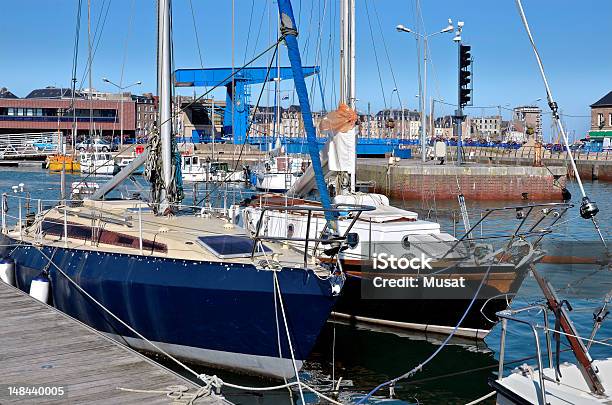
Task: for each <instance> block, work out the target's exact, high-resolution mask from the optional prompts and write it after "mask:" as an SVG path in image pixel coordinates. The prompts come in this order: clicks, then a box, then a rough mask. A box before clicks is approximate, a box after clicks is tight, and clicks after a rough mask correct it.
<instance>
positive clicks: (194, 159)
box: [192, 156, 198, 165]
mask: <svg viewBox="0 0 612 405" xmlns="http://www.w3.org/2000/svg"><path fill="white" fill-rule="evenodd" d="M192 159H193V160H192V164H194V165H197V164H198V157H197V156H194V157H193V158H192Z"/></svg>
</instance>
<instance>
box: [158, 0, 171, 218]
mask: <svg viewBox="0 0 612 405" xmlns="http://www.w3.org/2000/svg"><path fill="white" fill-rule="evenodd" d="M157 24H158V27H157V47H158V49H157V52H158V63H159V67H158V75H159V76H158V78H157V82H158V86H159V89H158V91H159V128H160V138H161V160H162V175H163V180H164V185H165V187H164V188H162V191H161V196H160V201H159V202H160V212H164V210H165V209H166V208H167V207H168V206H169V205H170V203H171V202H170V201H168V193H167V192H166V188H168V187H170V185H171V184H172V180H173V179H172V119H171V111H172V110H171V104H172V99H171V98H172V83H171V77H172V67H171V62H170V61H171V56H170V52H171V49H170V0H159V4H158V18H157Z"/></svg>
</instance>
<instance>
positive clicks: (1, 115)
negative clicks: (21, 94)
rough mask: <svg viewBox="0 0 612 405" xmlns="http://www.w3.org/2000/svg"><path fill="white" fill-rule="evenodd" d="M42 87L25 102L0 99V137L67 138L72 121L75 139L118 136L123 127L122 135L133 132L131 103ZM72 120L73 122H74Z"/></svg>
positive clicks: (132, 107) (133, 110)
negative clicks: (52, 134)
mask: <svg viewBox="0 0 612 405" xmlns="http://www.w3.org/2000/svg"><path fill="white" fill-rule="evenodd" d="M71 93H72V91H71V89H68V88H56V87H46V88H43V89H35V90H32V91H31V92H30V93H29V94H28V95H27V96H26V97H25V98H0V133H4V134H6V133H28V132H57V131H61V132H62V133H63V134H65V135H66V134H70V133H71V131H72V126H73V122H74V121H76V129H77V136H80V135H85V134H87V133H89V132H90V130H92V131H94V132H95V133H97V134H101V135H103V136H110V135H113V134H114V135H118V134H119V132H120V129H121V124H122V123H123V131H124V133H125V134H126V135H130V134H131V135H133V134H134V130H135V122H134V116H135V103H134V102H133V101H131V100H129V101H123V111H124V114H123V115H124V116H122V114H121V101H120V100H112V101H111V100H104V99H91V100H89V99H87V98H86V95H85V94H84V93H83V92H77V93H76V94H75V99H74V103H73V102H72V98H71ZM75 117H76V118H75Z"/></svg>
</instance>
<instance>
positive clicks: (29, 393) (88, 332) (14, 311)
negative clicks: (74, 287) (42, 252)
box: [0, 282, 230, 405]
mask: <svg viewBox="0 0 612 405" xmlns="http://www.w3.org/2000/svg"><path fill="white" fill-rule="evenodd" d="M0 308H2V315H1V316H0V337H1V341H2V345H0V362H1V364H2V370H3V372H2V386H1V389H2V392H0V403H6V402H12V401H20V402H23V401H25V402H26V403H37V404H41V403H71V404H75V403H88V404H92V403H116V404H132V403H133V404H137V403H138V404H141V403H147V404H167V403H172V402H173V398H171V397H170V396H169V395H168V393H169V392H172V393H173V394H171V395H174V398H177V397H178V395H179V391H180V390H185V396H187V395H188V396H190V397H192V396H193V395H194V394H196V392H197V391H198V388H199V387H198V386H197V385H196V384H194V383H193V382H191V381H189V380H188V379H186V378H185V377H182V376H180V375H178V374H177V373H175V372H173V371H171V370H169V369H167V368H165V367H164V366H162V365H160V364H158V363H155V362H154V361H153V360H151V359H149V358H147V357H146V356H144V355H142V354H140V353H138V352H136V351H134V350H132V349H130V348H128V347H126V346H123V345H122V344H120V343H118V342H116V341H114V340H112V339H110V338H108V337H106V336H104V335H102V334H100V333H99V332H97V331H95V330H94V329H92V328H90V327H88V326H86V325H84V324H83V323H81V322H79V321H77V320H75V319H73V318H71V317H69V316H67V315H65V314H63V313H62V312H60V311H58V310H56V309H55V308H53V307H50V306H48V305H45V304H42V303H40V302H38V301H36V300H35V299H34V298H32V297H30V296H29V295H27V294H25V293H23V292H22V291H20V290H18V289H16V288H13V287H11V286H9V285H7V284H4V283H2V282H0ZM20 389H21V392H20ZM33 392H35V393H33ZM60 392H63V393H62V394H60ZM41 393H42V394H43V395H39V394H41ZM46 394H48V395H46ZM30 401H31V402H30ZM194 403H196V404H208V405H221V404H230V402H228V401H226V400H225V399H224V398H222V397H220V396H216V395H212V396H202V397H199V398H197V400H196V401H195V402H194Z"/></svg>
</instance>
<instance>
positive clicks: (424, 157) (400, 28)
mask: <svg viewBox="0 0 612 405" xmlns="http://www.w3.org/2000/svg"><path fill="white" fill-rule="evenodd" d="M395 29H396V30H397V32H406V33H412V34H414V35H415V36H416V37H417V40H418V39H422V40H423V85H422V86H419V87H421V88H422V89H423V91H422V93H423V94H422V95H421V97H420V99H421V100H420V101H421V108H420V109H421V160H422V161H423V162H425V161H426V160H427V151H426V149H427V148H426V143H427V130H426V128H425V125H426V118H425V115H426V111H425V108H426V107H425V101H426V100H427V41H428V39H429V37H432V36H434V35H437V34H444V33H447V32H452V31H453V30H454V29H455V27H454V26H453V21H452V20H451V19H450V18H449V19H448V25H447V26H446V28H444V29H442V30H440V31H436V32H433V33H431V34H427V35H423V34H419V33H418V32H414V31H413V30H411V29H410V28H407V27H405V26H404V25H402V24H400V25H398V26H396V27H395ZM419 81H420V78H419Z"/></svg>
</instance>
